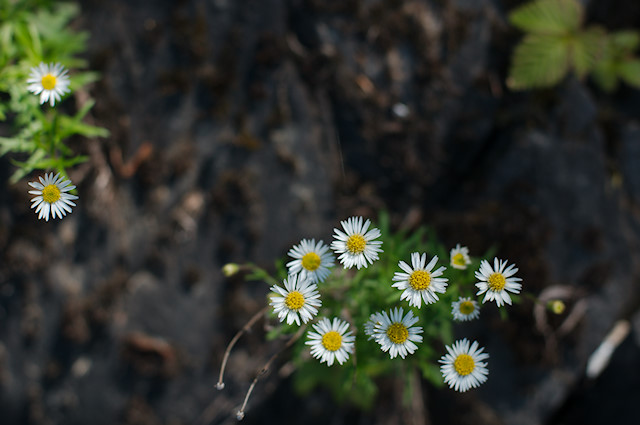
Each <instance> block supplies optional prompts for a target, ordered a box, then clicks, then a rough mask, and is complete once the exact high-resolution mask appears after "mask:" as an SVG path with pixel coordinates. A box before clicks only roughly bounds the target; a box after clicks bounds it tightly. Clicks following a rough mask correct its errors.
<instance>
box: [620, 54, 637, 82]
mask: <svg viewBox="0 0 640 425" xmlns="http://www.w3.org/2000/svg"><path fill="white" fill-rule="evenodd" d="M618 73H619V75H620V78H622V80H623V81H624V82H625V83H627V84H629V85H630V86H634V87H638V88H640V60H639V59H634V60H629V61H625V62H623V63H621V64H620V66H619V67H618Z"/></svg>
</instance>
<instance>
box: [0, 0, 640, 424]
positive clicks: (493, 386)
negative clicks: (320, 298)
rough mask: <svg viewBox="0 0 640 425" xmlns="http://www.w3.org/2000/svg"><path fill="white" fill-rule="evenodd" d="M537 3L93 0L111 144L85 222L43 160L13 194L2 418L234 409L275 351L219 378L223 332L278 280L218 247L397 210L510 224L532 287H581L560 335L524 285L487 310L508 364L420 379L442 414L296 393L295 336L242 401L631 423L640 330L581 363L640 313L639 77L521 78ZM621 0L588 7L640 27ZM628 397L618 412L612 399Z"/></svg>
mask: <svg viewBox="0 0 640 425" xmlns="http://www.w3.org/2000/svg"><path fill="white" fill-rule="evenodd" d="M518 3H519V2H516V1H504V2H499V1H490V0H482V1H462V0H456V1H453V0H451V1H417V0H415V1H409V0H407V1H401V0H378V1H375V0H348V1H344V0H340V1H337V0H336V1H334V0H327V1H320V0H212V1H204V0H200V1H199V0H191V1H187V0H182V1H176V2H145V1H140V0H134V1H127V2H123V1H113V2H108V3H105V2H98V1H94V0H87V1H84V2H82V9H83V13H82V18H81V20H80V22H79V25H81V26H83V27H85V28H87V29H89V30H90V31H91V34H92V38H91V47H90V52H89V55H88V59H89V61H90V63H91V67H92V68H94V69H96V70H98V71H100V72H101V73H102V75H103V79H102V80H101V81H100V82H99V83H98V84H97V85H96V86H95V87H94V88H93V93H92V94H93V96H94V97H95V98H96V100H97V105H96V107H95V109H94V114H93V119H94V120H96V122H98V123H100V124H101V125H103V126H106V127H107V128H108V129H109V130H110V132H111V137H110V138H109V139H108V140H92V141H87V142H83V144H82V145H80V149H83V150H86V151H87V153H88V154H89V155H90V157H91V160H90V162H89V163H87V164H85V165H82V166H79V167H77V168H76V169H75V170H73V171H72V174H71V177H72V179H73V180H74V182H76V184H77V185H78V187H79V193H80V202H79V205H78V207H77V208H76V209H75V210H74V212H73V214H71V215H70V216H69V217H67V218H65V220H63V221H61V222H53V223H52V222H49V223H44V222H39V221H37V220H36V218H35V216H34V214H33V212H32V211H30V210H29V209H28V205H29V202H28V199H29V198H28V195H27V193H26V192H27V189H26V188H27V185H26V183H24V182H23V183H20V184H18V185H16V186H14V187H8V186H7V190H6V191H4V192H3V193H2V194H0V246H1V248H2V251H1V252H2V254H1V255H2V259H1V260H0V261H1V263H0V416H1V417H2V424H3V425H4V424H7V425H12V424H34V425H35V424H38V425H39V424H65V425H66V424H69V425H73V424H87V423H92V424H96V425H100V424H167V425H169V424H171V425H177V424H198V423H214V424H222V423H232V422H235V409H236V408H237V406H238V405H239V404H240V403H241V402H242V399H243V397H244V394H245V392H246V390H247V388H248V385H249V383H250V382H251V380H252V379H253V377H254V375H255V373H256V371H257V370H259V368H260V367H261V366H262V364H263V363H264V362H265V361H266V359H267V358H268V357H269V355H270V354H272V353H273V352H274V351H275V350H276V348H275V347H274V346H273V345H272V344H265V343H264V341H263V332H262V330H261V329H260V326H257V327H256V331H255V332H253V333H251V334H250V335H247V336H246V337H245V338H243V339H242V340H241V342H240V343H239V345H238V347H237V349H236V350H235V351H234V354H233V356H232V357H231V359H230V363H229V369H228V376H227V379H226V380H225V382H226V388H225V390H224V391H222V392H218V391H216V389H215V388H214V384H215V382H216V380H217V373H218V370H219V369H218V368H219V364H220V361H221V359H222V354H223V352H224V348H225V346H226V344H227V342H228V341H229V340H230V339H231V338H232V337H233V335H234V334H235V332H236V331H237V330H238V329H240V328H241V327H242V326H243V324H244V323H245V322H246V321H247V320H248V319H249V318H250V317H251V316H252V315H253V314H254V313H255V312H256V311H258V310H260V308H262V306H263V304H264V302H265V299H264V294H265V293H266V292H267V289H268V288H267V286H266V285H261V284H257V283H249V284H248V283H243V282H241V281H237V280H233V279H232V280H228V279H224V278H223V276H222V274H221V272H220V268H221V266H222V265H223V264H225V263H227V262H229V261H238V262H245V261H252V262H256V263H258V264H262V265H264V266H267V267H270V266H271V264H272V263H273V260H274V259H276V258H278V257H280V256H282V255H284V254H285V253H286V251H287V250H288V248H289V247H290V246H291V245H292V244H293V243H297V242H298V241H299V240H300V239H301V238H303V237H316V238H324V239H325V240H328V239H329V238H330V235H331V232H332V229H333V227H334V226H336V225H337V223H338V221H339V220H340V219H343V218H344V217H347V216H349V215H354V214H363V215H367V216H369V217H372V218H375V216H376V214H377V212H378V211H379V210H381V209H387V210H389V211H390V213H391V217H392V220H393V223H394V225H396V226H399V225H401V224H404V225H408V226H411V225H416V224H418V223H429V224H430V225H432V226H433V227H434V228H435V229H436V230H437V232H438V234H439V235H440V236H441V238H442V239H443V241H444V242H446V243H447V244H448V245H455V243H458V242H462V243H465V244H467V245H468V246H469V247H470V249H471V251H472V252H474V253H479V252H485V251H486V249H487V248H488V247H490V246H495V247H496V248H497V252H498V255H500V256H502V257H505V258H509V259H510V260H511V261H514V262H515V263H516V264H518V266H519V267H520V270H521V271H520V275H521V276H522V277H523V278H524V284H525V288H526V289H527V290H528V291H530V292H531V293H533V294H536V295H538V294H541V293H542V292H543V291H545V289H547V288H549V287H553V286H557V285H562V286H565V287H568V288H570V291H571V293H572V294H574V298H572V300H571V302H569V303H568V307H569V309H568V310H569V312H568V313H567V316H568V315H569V314H571V312H574V311H575V312H576V313H575V316H573V317H575V318H576V324H575V326H574V327H573V328H572V329H571V331H570V332H568V333H567V334H564V335H559V334H555V333H553V332H554V331H556V330H557V329H558V323H555V322H553V323H551V325H552V326H551V329H552V333H551V334H544V333H542V332H541V331H540V330H539V329H538V328H537V327H536V326H537V325H536V322H535V319H534V316H533V310H534V307H533V305H532V303H531V302H530V301H527V300H526V299H525V300H524V301H523V302H522V303H521V304H520V305H518V306H515V307H514V308H512V309H510V319H509V320H508V321H501V320H500V318H499V317H498V314H497V313H496V312H495V311H493V312H491V311H487V314H486V316H485V317H483V319H484V320H483V324H482V325H480V326H478V327H477V328H476V330H475V332H476V334H477V337H478V338H481V339H482V340H483V341H485V342H486V344H485V345H486V347H487V351H488V352H489V353H491V356H492V357H491V363H490V368H491V375H490V379H489V381H488V382H487V384H486V385H484V386H483V387H481V388H480V389H478V390H476V391H473V392H470V393H468V394H464V395H459V394H455V393H452V392H448V391H442V390H436V389H434V388H432V387H431V386H430V385H429V384H427V383H426V382H424V383H422V388H423V396H424V400H423V402H424V405H425V412H426V416H425V417H414V416H412V415H411V412H407V411H406V409H403V408H402V407H401V404H400V403H399V402H398V400H399V398H398V395H397V392H398V391H397V390H398V388H397V387H395V386H394V384H393V383H392V382H390V383H388V385H387V383H385V384H384V385H383V386H382V387H381V393H382V396H381V402H380V404H379V405H378V406H377V407H376V408H375V409H374V410H373V411H372V412H359V411H357V410H355V409H353V408H349V407H346V406H339V405H338V406H336V405H335V404H334V401H333V400H332V399H331V397H330V396H329V395H328V394H326V393H324V392H323V391H321V390H319V391H317V392H315V393H314V394H313V396H312V397H308V398H304V399H303V398H300V397H298V396H296V395H295V394H292V392H291V388H290V386H289V385H288V384H289V382H288V379H287V378H286V376H285V377H284V378H283V379H279V378H278V377H277V375H279V374H280V375H286V373H287V364H286V358H285V359H283V360H282V362H281V363H280V364H279V366H282V365H284V366H283V368H282V369H279V370H278V371H276V372H274V373H272V374H271V376H269V377H265V378H264V379H263V380H262V381H260V382H259V384H258V387H257V388H256V391H255V392H254V395H253V396H252V401H251V404H250V409H249V411H248V414H247V418H246V419H245V421H246V422H248V423H265V422H269V423H270V422H275V421H278V422H280V423H283V424H284V423H286V424H288V423H292V424H293V423H308V424H315V423H318V424H320V423H322V424H342V423H349V424H351V423H362V424H369V423H382V424H386V423H388V424H395V423H416V424H418V423H435V424H440V423H455V424H458V423H459V424H467V423H469V424H471V423H473V424H509V425H520V424H522V425H534V424H542V423H548V424H550V425H552V424H553V425H556V424H557V425H560V424H572V423H583V424H603V423H614V422H610V419H611V418H615V419H616V420H615V422H616V423H634V421H635V417H636V416H637V415H635V412H633V410H632V409H625V408H621V406H623V405H624V403H625V402H627V403H630V404H633V403H632V402H633V401H634V400H636V399H637V397H638V393H637V385H635V386H634V385H633V383H634V382H637V378H638V376H637V371H638V356H637V352H638V349H639V347H640V343H639V342H638V338H634V337H633V336H630V337H628V338H627V339H626V340H625V342H624V343H623V345H622V346H621V347H620V350H619V352H616V353H615V355H614V357H613V359H612V364H611V366H610V369H607V370H606V371H605V372H604V373H603V375H602V376H601V377H600V378H598V379H597V380H595V381H588V380H585V378H584V370H585V366H586V363H587V359H588V357H589V355H590V354H591V353H592V352H593V350H594V349H595V348H596V347H597V346H598V345H599V344H600V342H601V341H602V339H603V338H604V336H605V335H606V334H607V332H608V331H609V330H610V329H611V327H612V326H613V324H614V323H615V322H616V321H617V320H619V319H621V318H633V317H635V318H636V319H634V320H635V321H636V322H637V311H638V308H639V306H640V288H639V287H638V283H637V282H638V281H639V278H640V266H639V265H640V258H638V257H639V255H640V249H639V248H640V247H639V246H638V244H639V240H640V239H639V236H640V215H639V211H640V172H639V171H638V170H639V168H638V167H639V166H638V164H640V162H639V161H640V147H639V146H640V145H639V143H640V140H639V139H640V137H639V136H640V123H639V121H638V113H637V111H638V110H640V109H639V108H638V107H639V105H640V93H639V92H638V91H634V90H631V89H629V88H627V87H625V88H623V89H621V90H620V92H618V93H616V94H615V95H613V96H605V95H603V94H601V93H600V92H598V91H597V89H596V88H595V87H592V86H591V85H590V84H589V82H588V81H587V82H579V81H576V80H575V79H572V78H568V79H567V80H565V81H564V82H563V83H562V84H561V85H560V86H559V87H558V88H556V89H554V90H547V91H539V92H529V93H511V92H509V91H508V89H506V87H505V85H504V80H505V74H506V69H507V67H508V62H509V54H510V51H511V48H512V46H513V44H514V43H515V42H516V41H517V40H518V38H519V37H520V35H519V34H518V33H517V32H516V31H514V30H513V29H510V27H509V26H508V24H507V23H506V18H505V16H506V13H507V11H508V10H509V9H511V8H512V7H514V6H515V5H516V4H518ZM623 3H624V2H612V5H611V7H610V8H608V9H607V10H606V11H603V9H602V7H603V6H602V5H603V4H608V3H607V2H603V1H592V2H589V11H590V15H589V19H593V20H595V21H597V22H600V23H602V24H603V25H608V24H611V26H612V27H615V25H618V24H617V23H616V22H617V21H616V20H620V19H622V18H619V17H620V16H624V19H622V21H621V22H622V23H623V24H625V25H630V26H633V25H634V23H635V26H636V27H638V26H640V14H639V12H638V9H637V8H636V9H632V10H627V9H626V8H625V6H624V5H623ZM620 25H622V24H620ZM3 161H4V162H3V166H2V167H0V178H2V181H5V182H6V181H7V179H8V176H9V174H10V171H11V170H10V166H9V164H8V163H7V162H6V160H3ZM550 321H551V320H550ZM636 332H637V323H636ZM552 344H556V345H552ZM549 347H555V349H549ZM284 357H286V356H284ZM625 371H627V372H628V373H625ZM294 373H295V372H294ZM625 388H626V389H627V391H624V390H622V389H625ZM634 388H636V389H635V390H634ZM616 389H618V390H617V391H616ZM608 397H614V398H615V399H616V400H617V401H618V402H619V404H616V403H614V402H611V403H609V404H606V403H605V404H603V406H606V407H607V409H611V410H613V411H615V415H614V416H606V415H600V414H598V413H597V412H599V411H598V406H597V403H596V402H594V400H601V399H602V398H608ZM334 406H335V407H334ZM592 413H593V414H592Z"/></svg>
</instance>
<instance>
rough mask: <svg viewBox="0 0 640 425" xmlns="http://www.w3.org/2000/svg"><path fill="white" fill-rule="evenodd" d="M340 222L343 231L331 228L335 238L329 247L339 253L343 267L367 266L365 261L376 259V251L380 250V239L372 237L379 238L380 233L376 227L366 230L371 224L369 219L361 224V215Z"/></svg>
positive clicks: (371, 261)
mask: <svg viewBox="0 0 640 425" xmlns="http://www.w3.org/2000/svg"><path fill="white" fill-rule="evenodd" d="M340 224H341V225H342V228H343V229H344V232H342V231H340V230H338V229H335V228H334V229H333V231H334V232H335V234H334V235H333V237H334V238H335V239H336V240H335V241H333V243H332V244H331V249H333V250H334V251H335V253H336V254H340V255H339V257H338V259H339V260H340V262H341V263H342V264H343V265H344V268H345V269H350V268H351V267H353V266H356V267H357V268H358V269H360V268H362V267H367V266H368V264H367V262H369V263H373V262H374V261H375V260H377V259H378V253H379V252H382V248H380V246H381V245H382V241H376V240H374V239H376V238H379V237H380V235H381V233H380V230H378V229H376V228H373V229H371V230H369V231H367V229H369V226H370V225H371V221H370V220H367V221H365V222H364V224H362V217H350V218H348V219H347V220H345V221H341V222H340Z"/></svg>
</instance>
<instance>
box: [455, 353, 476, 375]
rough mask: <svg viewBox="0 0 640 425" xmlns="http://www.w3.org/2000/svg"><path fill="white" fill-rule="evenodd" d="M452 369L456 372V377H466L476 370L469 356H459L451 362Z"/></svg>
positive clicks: (474, 363)
mask: <svg viewBox="0 0 640 425" xmlns="http://www.w3.org/2000/svg"><path fill="white" fill-rule="evenodd" d="M453 368H454V369H455V370H456V372H458V375H462V376H467V375H468V374H470V373H471V372H473V369H475V368H476V362H474V361H473V357H471V356H470V355H468V354H460V355H459V356H458V357H456V360H455V361H454V362H453Z"/></svg>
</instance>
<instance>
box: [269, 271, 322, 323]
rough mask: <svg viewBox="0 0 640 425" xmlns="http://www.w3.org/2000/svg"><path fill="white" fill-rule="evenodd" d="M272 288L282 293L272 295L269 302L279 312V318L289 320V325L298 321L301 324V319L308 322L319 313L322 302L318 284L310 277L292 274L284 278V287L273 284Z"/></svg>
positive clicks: (277, 292)
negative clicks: (305, 277)
mask: <svg viewBox="0 0 640 425" xmlns="http://www.w3.org/2000/svg"><path fill="white" fill-rule="evenodd" d="M271 290H272V291H273V292H275V293H276V294H278V295H282V296H281V297H278V296H275V297H274V296H272V297H271V302H270V303H269V304H270V305H271V306H273V309H274V311H275V312H276V313H278V319H280V321H281V322H284V320H285V319H286V320H287V325H290V324H292V323H293V322H296V324H297V325H298V326H300V319H302V323H307V322H308V321H309V320H311V319H312V318H313V316H315V315H316V314H318V309H317V307H320V305H321V304H322V303H321V301H320V293H318V285H316V284H315V283H313V282H312V281H311V280H310V279H299V277H298V275H295V274H290V275H289V276H288V277H287V278H286V279H285V280H284V289H282V288H281V287H279V286H278V285H273V286H272V287H271Z"/></svg>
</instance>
